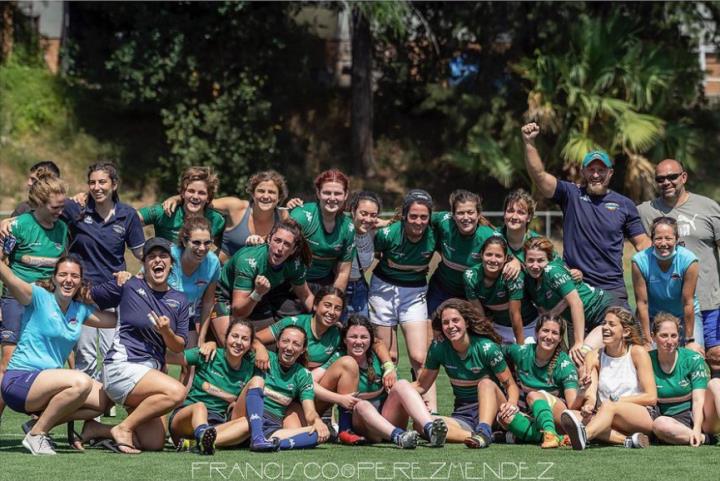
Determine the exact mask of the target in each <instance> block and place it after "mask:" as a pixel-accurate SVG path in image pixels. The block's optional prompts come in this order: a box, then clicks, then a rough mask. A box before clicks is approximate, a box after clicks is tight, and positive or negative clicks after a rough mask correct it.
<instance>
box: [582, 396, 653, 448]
mask: <svg viewBox="0 0 720 481" xmlns="http://www.w3.org/2000/svg"><path fill="white" fill-rule="evenodd" d="M652 428H653V424H652V418H651V417H650V414H649V413H648V411H647V409H646V408H645V406H640V405H638V404H632V403H626V402H622V401H621V402H607V401H606V402H604V403H602V405H601V406H600V409H599V410H598V412H597V414H596V415H595V416H594V417H593V419H592V421H590V422H589V423H588V425H587V427H586V433H587V437H588V440H591V439H594V438H596V437H598V438H599V439H602V438H605V439H606V440H607V439H614V440H617V438H616V437H615V436H613V437H612V438H609V437H607V436H609V434H606V436H602V437H600V436H599V435H600V434H601V433H608V432H609V431H610V430H611V429H612V430H616V431H619V432H621V433H624V434H631V433H634V432H638V431H639V432H642V433H645V434H649V433H651V432H652ZM623 439H624V438H623Z"/></svg>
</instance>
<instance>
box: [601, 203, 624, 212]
mask: <svg viewBox="0 0 720 481" xmlns="http://www.w3.org/2000/svg"><path fill="white" fill-rule="evenodd" d="M603 205H604V206H605V208H606V209H607V210H609V211H615V210H618V209H619V208H620V204H618V203H616V202H605V203H604V204H603Z"/></svg>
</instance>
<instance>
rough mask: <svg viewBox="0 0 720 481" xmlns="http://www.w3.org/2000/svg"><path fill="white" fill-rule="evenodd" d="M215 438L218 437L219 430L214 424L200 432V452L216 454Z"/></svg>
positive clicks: (198, 443) (198, 439)
mask: <svg viewBox="0 0 720 481" xmlns="http://www.w3.org/2000/svg"><path fill="white" fill-rule="evenodd" d="M215 438H217V431H216V430H215V428H214V427H212V426H210V427H209V428H207V429H205V430H203V431H202V432H201V433H200V436H198V438H197V446H198V450H199V451H200V454H205V455H208V456H212V455H213V454H215Z"/></svg>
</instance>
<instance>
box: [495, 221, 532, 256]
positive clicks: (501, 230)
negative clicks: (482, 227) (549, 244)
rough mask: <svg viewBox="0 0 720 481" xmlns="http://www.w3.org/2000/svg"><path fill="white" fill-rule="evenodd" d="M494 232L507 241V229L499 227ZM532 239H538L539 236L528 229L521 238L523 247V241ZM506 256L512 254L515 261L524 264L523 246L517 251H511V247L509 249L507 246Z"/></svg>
mask: <svg viewBox="0 0 720 481" xmlns="http://www.w3.org/2000/svg"><path fill="white" fill-rule="evenodd" d="M496 232H497V233H498V234H500V235H501V236H502V237H503V239H505V241H507V240H508V237H507V227H506V226H502V227H499V228H498V229H497V230H496ZM534 237H540V234H538V233H537V232H535V231H534V230H530V229H528V230H527V231H526V232H525V237H524V238H523V245H525V241H526V240H528V239H532V238H534ZM508 254H512V255H513V257H515V259H517V260H519V261H520V263H524V262H525V250H524V249H523V246H522V245H521V246H520V248H519V249H513V248H512V247H510V244H508Z"/></svg>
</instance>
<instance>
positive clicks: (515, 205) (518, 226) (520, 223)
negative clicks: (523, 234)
mask: <svg viewBox="0 0 720 481" xmlns="http://www.w3.org/2000/svg"><path fill="white" fill-rule="evenodd" d="M503 218H504V219H505V226H506V227H507V230H508V231H520V230H525V229H527V225H528V222H530V211H529V210H528V207H527V205H525V202H521V201H516V202H512V203H510V204H508V206H507V208H506V209H505V214H504V216H503Z"/></svg>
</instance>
